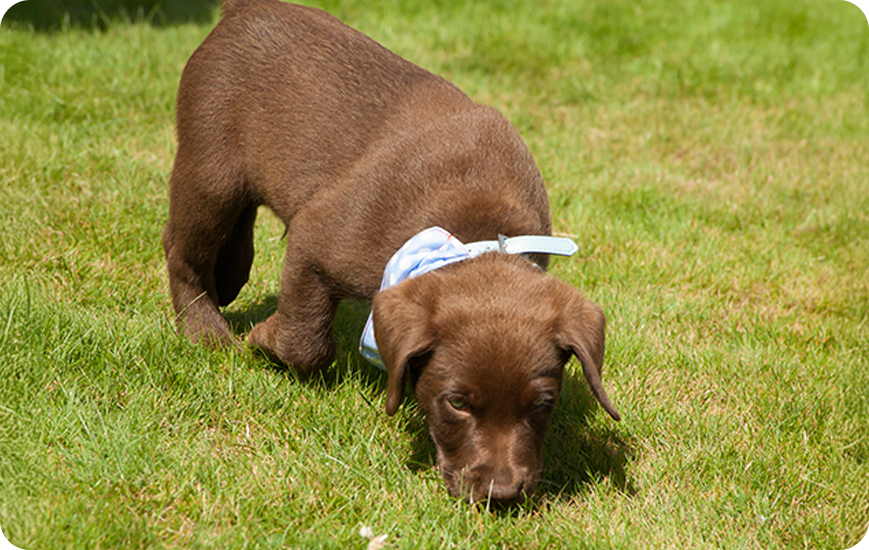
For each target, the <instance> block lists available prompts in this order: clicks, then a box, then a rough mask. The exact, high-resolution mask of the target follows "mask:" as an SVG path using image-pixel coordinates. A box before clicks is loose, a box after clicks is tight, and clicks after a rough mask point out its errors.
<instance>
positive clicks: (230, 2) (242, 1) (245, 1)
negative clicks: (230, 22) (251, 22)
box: [221, 0, 262, 16]
mask: <svg viewBox="0 0 869 550" xmlns="http://www.w3.org/2000/svg"><path fill="white" fill-rule="evenodd" d="M257 2H262V0H223V9H222V10H221V15H224V16H225V15H226V14H228V13H230V12H233V11H235V10H237V9H239V8H244V7H245V6H249V5H250V4H256V3H257Z"/></svg>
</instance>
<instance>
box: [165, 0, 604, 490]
mask: <svg viewBox="0 0 869 550" xmlns="http://www.w3.org/2000/svg"><path fill="white" fill-rule="evenodd" d="M177 135H178V152H177V156H176V159H175V164H174V167H173V170H172V175H171V179H170V206H169V221H168V223H167V225H166V229H165V232H164V235H163V246H164V249H165V253H166V259H167V265H168V274H169V285H170V289H171V292H172V300H173V305H174V308H175V311H176V313H177V315H178V320H179V325H180V327H179V328H180V330H181V331H183V333H184V334H185V335H187V336H188V337H189V338H190V339H191V340H192V341H201V342H204V343H207V344H210V345H231V344H235V343H236V342H235V337H234V336H233V334H232V331H231V330H230V327H229V325H228V324H227V322H226V320H225V319H224V318H223V316H222V315H221V313H220V310H219V307H221V306H225V305H227V304H229V303H230V302H232V301H233V300H234V299H235V297H236V296H237V295H238V293H239V291H240V289H241V288H242V286H243V285H244V284H245V283H246V282H247V279H248V273H249V270H250V266H251V262H252V260H253V254H254V251H253V226H254V221H255V218H256V213H257V208H258V207H259V206H261V205H263V206H267V207H268V208H270V209H271V210H273V211H274V212H275V213H276V215H277V216H278V217H280V219H281V220H283V222H284V223H285V224H286V238H287V250H286V258H285V261H284V266H283V272H282V279H281V290H280V294H279V296H278V305H277V311H276V312H275V313H274V314H273V315H272V316H271V317H269V318H268V319H266V320H265V321H263V322H262V323H260V324H258V325H256V326H255V327H254V328H253V330H252V331H251V332H250V334H249V335H248V341H249V342H250V344H251V345H253V346H255V347H256V348H259V349H261V350H263V351H264V352H265V353H267V354H268V355H269V356H271V357H272V358H273V359H274V360H275V361H279V362H281V363H284V364H286V365H289V366H291V367H293V368H297V369H301V370H304V371H316V370H317V369H322V368H324V367H326V366H328V365H330V364H331V363H332V361H333V360H334V357H335V340H334V338H333V336H332V324H333V318H334V316H335V311H336V308H337V306H338V303H339V302H340V301H341V300H342V299H343V298H345V297H356V298H360V299H365V300H372V299H373V301H372V310H373V331H374V334H376V336H377V347H378V349H379V353H380V356H381V359H382V364H383V366H384V368H385V369H386V371H387V373H388V387H387V395H386V412H387V414H389V415H393V414H395V412H396V410H397V409H398V406H399V404H400V402H401V400H402V397H403V394H404V390H405V384H406V382H407V381H408V380H409V381H410V382H411V383H412V386H413V388H414V391H415V394H416V397H417V399H418V402H419V405H420V407H421V408H422V410H423V411H424V413H425V416H426V418H427V420H428V423H429V427H430V433H431V436H432V438H433V440H434V442H435V444H436V447H437V456H438V462H439V465H440V469H441V472H442V473H443V477H444V479H445V481H446V483H447V486H448V487H449V489H450V491H451V492H452V493H453V494H454V495H456V496H459V497H463V498H467V499H469V500H472V501H477V500H480V499H486V498H488V499H491V500H492V501H493V502H496V503H502V504H508V505H509V504H512V503H515V502H518V501H520V500H522V499H524V498H527V497H528V496H530V495H532V494H533V493H534V490H535V488H536V485H537V480H538V476H539V472H540V469H541V456H542V444H543V438H544V435H545V433H546V430H547V427H548V425H549V421H550V417H551V414H552V410H553V407H554V405H555V402H556V399H557V398H558V395H559V393H560V390H561V382H562V374H563V370H564V365H565V364H566V363H567V361H568V360H569V359H570V357H571V356H574V355H575V356H576V357H577V358H578V359H579V361H580V363H581V364H582V367H583V372H584V374H585V378H586V380H587V381H588V383H589V385H590V387H591V390H592V392H593V394H594V396H595V397H596V398H597V400H598V401H599V402H600V404H601V405H602V406H603V407H604V409H605V410H606V411H607V412H608V413H609V414H610V415H611V416H612V417H613V418H614V419H616V420H618V419H619V415H618V413H617V412H616V410H615V408H614V407H613V405H612V404H611V403H610V401H609V399H608V397H607V395H606V392H605V391H604V389H603V386H602V384H601V377H600V371H601V367H602V364H603V357H604V328H605V319H604V315H603V313H602V312H601V310H600V308H599V307H598V306H597V305H595V304H594V303H592V302H591V301H589V300H587V299H585V298H584V297H583V296H582V295H581V294H580V293H579V292H577V291H576V290H574V289H573V288H571V287H569V286H568V285H566V284H564V283H561V282H559V281H558V280H556V279H554V278H552V277H550V276H547V275H545V274H544V272H543V269H545V267H546V264H547V259H548V256H547V255H545V254H543V253H540V252H543V251H532V252H539V253H537V254H531V255H530V256H529V258H530V260H534V261H535V262H536V263H532V261H530V260H529V259H525V258H523V257H519V256H516V255H510V254H504V253H500V252H494V253H484V254H481V255H478V256H476V257H474V258H471V259H466V260H463V261H457V262H454V263H450V264H449V265H446V266H445V267H442V268H441V269H436V270H433V271H430V272H428V273H425V274H422V275H419V276H417V277H414V278H410V279H407V280H406V281H404V282H401V283H399V284H397V285H394V286H390V287H389V288H385V289H384V290H383V291H382V292H378V290H379V289H380V288H381V282H382V281H381V279H382V276H383V273H384V266H386V265H387V262H389V260H390V257H392V255H393V254H394V253H395V252H396V251H397V250H399V248H401V247H402V245H403V244H404V243H405V242H407V241H408V240H409V239H410V238H411V237H413V236H414V235H417V234H418V233H420V232H421V231H423V230H425V229H426V228H430V227H434V226H438V227H440V228H443V229H444V230H445V231H447V232H449V234H451V236H450V238H454V239H455V240H456V241H458V242H461V243H472V242H478V241H486V240H492V239H497V238H498V236H499V235H507V236H519V235H550V233H551V222H550V219H549V204H548V199H547V196H546V191H545V188H544V184H543V180H542V178H541V176H540V173H539V171H538V169H537V167H536V165H535V163H534V159H533V158H532V156H531V154H530V152H529V151H528V149H527V147H526V146H525V144H524V143H523V141H522V139H521V138H520V137H519V135H518V133H517V132H516V130H515V129H514V128H513V127H512V126H511V125H510V124H509V122H508V121H507V120H506V119H505V118H504V117H503V116H502V115H501V114H500V113H498V112H497V111H496V110H494V109H492V108H489V107H486V106H482V105H478V104H475V103H474V102H472V101H471V100H470V99H469V98H468V97H467V96H466V95H465V94H463V93H462V92H461V91H460V90H458V89H457V88H456V87H455V86H453V85H452V84H450V83H449V82H447V81H446V80H444V79H442V78H440V77H437V76H435V75H433V74H431V73H429V72H427V71H425V70H423V69H421V68H419V67H417V66H415V65H413V64H411V63H409V62H407V61H405V60H403V59H401V58H400V57H398V56H397V55H395V54H393V53H391V52H390V51H388V50H386V49H385V48H383V47H382V46H380V45H378V44H377V43H375V42H374V41H372V40H371V39H369V38H367V37H366V36H364V35H362V34H360V33H359V32H357V31H354V30H353V29H351V28H349V27H347V26H345V25H343V24H342V23H341V22H339V21H338V20H337V19H335V18H333V17H332V16H330V15H328V14H326V13H325V12H322V11H319V10H316V9H312V8H307V7H302V6H295V5H291V4H286V3H282V2H279V1H277V0H227V2H226V3H225V5H224V8H223V17H222V20H221V21H220V23H219V24H218V25H217V26H216V28H215V29H214V30H213V31H212V32H211V34H210V35H209V36H208V37H207V38H206V39H205V41H204V42H203V43H202V45H201V46H200V47H199V48H197V49H196V51H195V52H194V53H193V55H192V56H191V58H190V60H189V62H188V63H187V65H186V67H185V69H184V72H183V75H182V77H181V83H180V87H179V91H178V104H177Z"/></svg>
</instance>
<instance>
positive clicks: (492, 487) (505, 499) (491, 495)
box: [480, 480, 525, 506]
mask: <svg viewBox="0 0 869 550" xmlns="http://www.w3.org/2000/svg"><path fill="white" fill-rule="evenodd" d="M522 485H523V484H522V482H521V481H520V482H518V483H512V484H508V485H505V484H499V483H495V480H491V481H490V482H489V484H488V485H484V486H483V487H480V489H481V490H480V500H488V501H490V502H492V503H493V504H498V505H502V506H512V505H514V504H517V503H519V502H520V501H522V500H523V499H524V498H525V493H524V492H523V491H522Z"/></svg>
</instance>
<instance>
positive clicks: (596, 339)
mask: <svg viewBox="0 0 869 550" xmlns="http://www.w3.org/2000/svg"><path fill="white" fill-rule="evenodd" d="M557 284H558V286H559V294H560V301H561V317H560V322H559V325H558V328H557V330H556V339H557V341H558V345H559V346H560V347H561V348H562V349H565V350H567V351H569V352H570V353H572V354H573V355H576V358H577V359H579V362H580V364H582V373H583V374H584V375H585V381H586V382H588V385H589V387H590V388H591V393H592V394H593V395H594V397H595V399H597V401H598V403H600V404H601V406H602V407H603V408H604V410H605V411H606V412H608V413H609V415H610V416H611V417H613V420H621V416H620V415H619V413H618V411H616V408H615V407H614V406H613V404H612V403H611V402H610V399H609V397H608V396H607V394H606V391H605V390H604V389H603V382H602V381H601V378H600V372H601V369H602V368H603V356H604V340H605V334H606V317H605V316H604V314H603V311H602V310H601V309H600V307H598V305H597V304H595V303H594V302H592V301H591V300H588V299H586V298H585V297H584V296H583V295H582V294H580V293H579V292H577V291H576V290H574V289H573V288H571V287H569V286H568V285H566V284H564V283H562V282H560V281H557Z"/></svg>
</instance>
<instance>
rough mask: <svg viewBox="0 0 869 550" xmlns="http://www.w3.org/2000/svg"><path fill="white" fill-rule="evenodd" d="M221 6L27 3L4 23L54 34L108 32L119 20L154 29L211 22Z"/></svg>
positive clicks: (122, 0) (133, 1)
mask: <svg viewBox="0 0 869 550" xmlns="http://www.w3.org/2000/svg"><path fill="white" fill-rule="evenodd" d="M218 5H220V0H183V1H180V2H179V1H166V0H24V1H22V2H18V3H17V4H15V5H13V6H12V7H10V8H9V11H7V12H6V15H4V16H3V24H4V25H5V24H8V23H10V22H11V23H14V24H20V25H22V26H32V27H33V29H34V30H37V31H40V32H55V31H58V30H60V29H62V28H64V27H73V28H83V29H89V30H106V29H108V28H109V27H111V26H112V24H113V23H115V22H119V21H120V22H147V23H149V24H151V25H154V26H167V25H176V24H183V23H208V22H210V21H212V19H213V17H214V13H215V9H216V8H217V6H218Z"/></svg>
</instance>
